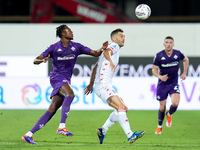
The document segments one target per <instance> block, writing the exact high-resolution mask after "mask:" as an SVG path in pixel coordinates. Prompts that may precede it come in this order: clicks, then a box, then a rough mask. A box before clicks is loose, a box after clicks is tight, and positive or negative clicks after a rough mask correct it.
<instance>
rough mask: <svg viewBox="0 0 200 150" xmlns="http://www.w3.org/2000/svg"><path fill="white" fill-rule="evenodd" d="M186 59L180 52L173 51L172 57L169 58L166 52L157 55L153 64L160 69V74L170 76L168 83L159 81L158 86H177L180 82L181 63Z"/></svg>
mask: <svg viewBox="0 0 200 150" xmlns="http://www.w3.org/2000/svg"><path fill="white" fill-rule="evenodd" d="M184 58H185V56H184V54H183V53H181V52H180V51H179V50H175V49H173V53H172V55H171V56H170V57H168V56H167V54H166V53H165V50H162V51H160V52H159V53H157V54H156V56H155V58H154V62H153V64H154V65H155V66H158V67H159V70H160V74H161V75H165V74H168V79H167V81H165V82H163V81H161V80H160V79H159V80H158V85H170V84H171V85H175V84H177V82H178V70H179V62H180V60H183V59H184Z"/></svg>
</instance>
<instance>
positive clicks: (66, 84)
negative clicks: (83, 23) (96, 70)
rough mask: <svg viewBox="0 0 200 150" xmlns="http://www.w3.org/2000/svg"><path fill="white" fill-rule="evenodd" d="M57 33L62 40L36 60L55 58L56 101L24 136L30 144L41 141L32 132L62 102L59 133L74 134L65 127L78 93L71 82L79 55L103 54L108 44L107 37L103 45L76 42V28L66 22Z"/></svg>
mask: <svg viewBox="0 0 200 150" xmlns="http://www.w3.org/2000/svg"><path fill="white" fill-rule="evenodd" d="M56 36H57V37H59V38H60V41H58V42H57V43H55V44H52V45H51V46H50V47H48V48H47V49H46V50H45V51H44V52H43V53H42V54H41V55H39V56H38V57H36V59H35V60H34V64H40V63H42V62H44V63H46V62H47V61H48V59H49V58H51V59H52V60H53V71H52V72H51V73H50V83H51V86H52V87H53V91H52V93H51V97H50V98H51V99H52V102H51V104H50V106H49V108H48V110H47V111H46V112H45V113H44V114H43V116H41V118H40V119H39V120H38V121H37V123H36V124H35V125H34V126H33V128H32V129H31V130H30V131H28V132H27V133H26V134H25V135H24V136H22V140H24V141H25V142H27V143H29V144H37V143H35V142H34V140H33V137H32V135H33V134H34V133H35V132H36V131H38V130H39V129H41V128H42V127H44V126H45V124H46V123H47V122H48V121H49V120H50V119H51V118H52V117H53V115H54V114H55V113H56V111H57V110H58V109H59V108H60V106H62V110H61V120H60V124H59V127H58V129H57V133H59V134H62V135H65V136H72V135H73V134H72V133H71V132H69V131H68V129H67V128H66V127H65V122H66V119H67V117H68V113H69V110H70V105H71V103H72V101H73V99H74V97H75V96H74V92H73V90H72V88H71V87H70V84H71V77H72V73H73V69H74V65H75V63H76V59H77V57H78V55H81V54H87V55H92V56H95V57H98V56H100V55H101V53H102V51H103V49H105V48H107V46H108V41H106V42H104V43H103V46H102V47H101V49H99V50H91V49H90V48H88V47H86V46H83V45H82V44H80V43H76V42H73V41H71V40H73V32H72V31H71V29H70V28H69V27H68V26H66V25H60V26H59V27H57V29H56Z"/></svg>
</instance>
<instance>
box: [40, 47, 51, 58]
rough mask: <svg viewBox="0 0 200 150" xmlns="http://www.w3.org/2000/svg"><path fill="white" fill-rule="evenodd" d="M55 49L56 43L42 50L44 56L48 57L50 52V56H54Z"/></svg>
mask: <svg viewBox="0 0 200 150" xmlns="http://www.w3.org/2000/svg"><path fill="white" fill-rule="evenodd" d="M53 50H54V45H51V46H49V47H48V48H47V49H46V50H45V51H44V52H42V56H43V57H44V58H45V57H48V56H49V54H50V56H52V53H53Z"/></svg>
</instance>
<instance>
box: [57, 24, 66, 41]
mask: <svg viewBox="0 0 200 150" xmlns="http://www.w3.org/2000/svg"><path fill="white" fill-rule="evenodd" d="M65 27H66V25H65V24H62V25H60V26H58V27H57V28H56V37H60V38H61V36H62V32H63V30H64V29H65Z"/></svg>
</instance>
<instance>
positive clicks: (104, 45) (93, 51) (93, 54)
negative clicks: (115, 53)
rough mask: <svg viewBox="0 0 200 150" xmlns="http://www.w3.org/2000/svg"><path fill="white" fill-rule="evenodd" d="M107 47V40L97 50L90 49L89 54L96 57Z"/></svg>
mask: <svg viewBox="0 0 200 150" xmlns="http://www.w3.org/2000/svg"><path fill="white" fill-rule="evenodd" d="M107 47H108V41H106V42H104V43H103V46H102V47H101V48H100V49H99V50H91V51H90V55H92V56H94V57H98V56H100V55H101V53H102V52H103V51H104V50H105V49H106V48H107Z"/></svg>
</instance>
